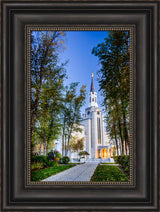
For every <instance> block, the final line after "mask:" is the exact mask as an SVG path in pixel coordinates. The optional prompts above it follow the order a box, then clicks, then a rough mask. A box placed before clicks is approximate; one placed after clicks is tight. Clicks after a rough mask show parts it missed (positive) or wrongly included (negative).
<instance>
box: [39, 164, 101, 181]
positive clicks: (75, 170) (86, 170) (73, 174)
mask: <svg viewBox="0 0 160 212" xmlns="http://www.w3.org/2000/svg"><path fill="white" fill-rule="evenodd" d="M97 165H98V163H97V162H88V163H85V164H82V165H77V166H74V167H72V168H70V169H67V170H65V171H63V172H60V173H58V174H56V175H53V176H51V177H48V178H46V179H44V180H42V181H90V178H91V177H92V175H93V173H94V171H95V169H96V167H97Z"/></svg>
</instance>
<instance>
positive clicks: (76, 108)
mask: <svg viewBox="0 0 160 212" xmlns="http://www.w3.org/2000/svg"><path fill="white" fill-rule="evenodd" d="M78 84H79V83H71V84H70V85H69V86H66V87H65V92H64V101H63V107H62V156H63V155H64V154H65V155H67V154H68V151H69V150H70V140H71V135H72V133H73V132H74V131H80V128H79V125H80V120H81V113H80V109H81V107H82V106H83V105H84V103H85V97H86V86H84V85H82V87H81V88H80V90H79V92H78ZM64 150H65V152H64Z"/></svg>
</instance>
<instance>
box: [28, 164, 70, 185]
mask: <svg viewBox="0 0 160 212" xmlns="http://www.w3.org/2000/svg"><path fill="white" fill-rule="evenodd" d="M73 166H74V165H73V164H67V165H61V166H57V167H48V168H45V169H40V170H37V171H32V172H31V180H32V181H40V180H43V179H45V178H47V177H50V176H52V175H55V174H57V173H59V172H62V171H64V170H66V169H69V168H71V167H73Z"/></svg>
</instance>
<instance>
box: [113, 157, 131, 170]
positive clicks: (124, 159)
mask: <svg viewBox="0 0 160 212" xmlns="http://www.w3.org/2000/svg"><path fill="white" fill-rule="evenodd" d="M113 159H114V161H115V163H118V164H120V165H121V166H122V167H123V168H125V169H126V170H129V159H130V157H129V155H118V156H114V157H113Z"/></svg>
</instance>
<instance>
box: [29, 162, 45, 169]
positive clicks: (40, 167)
mask: <svg viewBox="0 0 160 212" xmlns="http://www.w3.org/2000/svg"><path fill="white" fill-rule="evenodd" d="M42 168H43V163H39V162H36V163H35V162H34V163H32V164H31V170H33V169H42Z"/></svg>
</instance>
